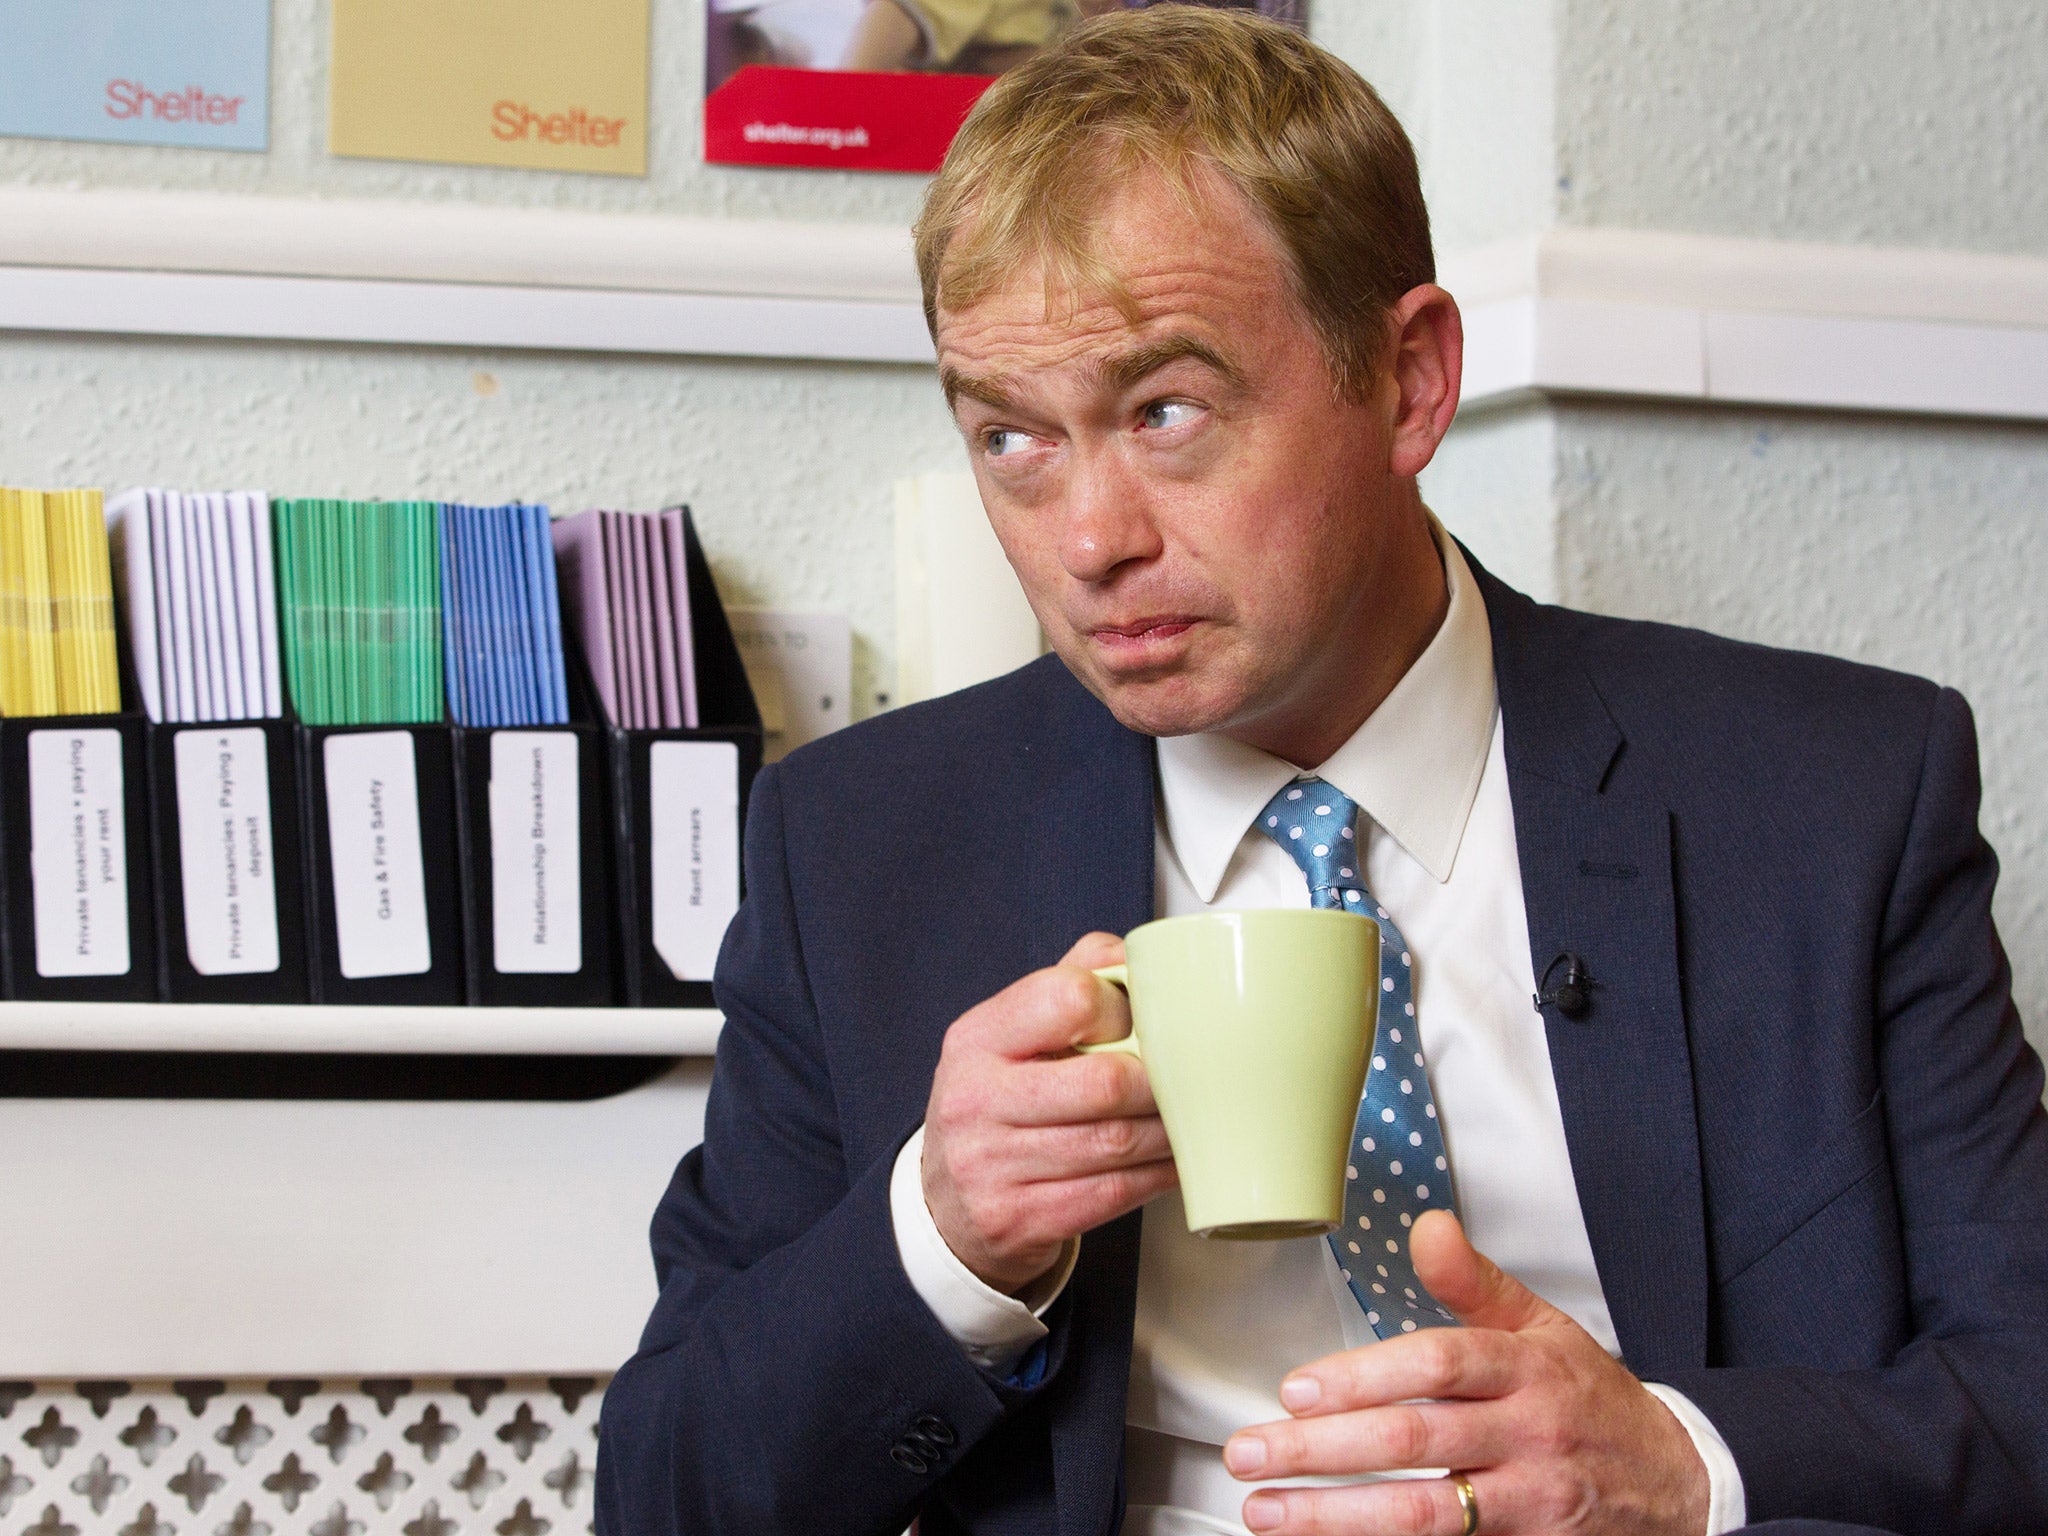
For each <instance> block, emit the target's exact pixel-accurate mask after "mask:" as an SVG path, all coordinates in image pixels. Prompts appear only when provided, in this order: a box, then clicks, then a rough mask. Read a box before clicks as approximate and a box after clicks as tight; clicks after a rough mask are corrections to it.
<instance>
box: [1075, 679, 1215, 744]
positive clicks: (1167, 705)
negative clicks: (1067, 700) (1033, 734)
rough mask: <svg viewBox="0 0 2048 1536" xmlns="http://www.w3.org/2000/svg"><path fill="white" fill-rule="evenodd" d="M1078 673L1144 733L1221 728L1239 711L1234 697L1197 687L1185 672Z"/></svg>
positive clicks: (1121, 719)
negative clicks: (1137, 675)
mask: <svg viewBox="0 0 2048 1536" xmlns="http://www.w3.org/2000/svg"><path fill="white" fill-rule="evenodd" d="M1069 670H1075V669H1073V668H1071V667H1070V668H1069ZM1076 675H1077V676H1078V677H1079V679H1080V682H1081V685H1082V686H1083V687H1084V688H1086V689H1087V690H1088V691H1089V692H1090V693H1092V694H1094V695H1095V697H1096V698H1098V699H1100V700H1101V701H1102V703H1103V705H1104V706H1105V707H1106V708H1107V709H1108V710H1109V712H1110V713H1111V714H1112V715H1114V716H1116V720H1117V723H1118V724H1119V725H1121V726H1123V727H1124V728H1125V729H1127V730H1133V731H1136V732H1138V733H1139V734H1140V735H1144V736H1195V735H1199V734H1201V733H1202V732H1204V731H1213V730H1215V729H1217V728H1218V727H1219V726H1221V725H1224V724H1225V723H1227V722H1228V721H1229V720H1230V719H1231V718H1232V717H1233V716H1234V715H1235V714H1236V713H1237V701H1236V700H1235V699H1234V698H1231V699H1225V698H1218V697H1215V696H1213V695H1211V694H1209V693H1207V692H1205V691H1204V690H1202V689H1199V688H1196V687H1195V686H1193V683H1192V680H1191V679H1189V678H1188V677H1187V676H1185V675H1184V674H1183V675H1176V676H1172V677H1163V678H1152V679H1147V680H1145V681H1142V682H1135V681H1130V680H1118V679H1111V678H1104V677H1101V676H1099V675H1097V676H1092V675H1090V674H1088V673H1084V672H1078V671H1076Z"/></svg>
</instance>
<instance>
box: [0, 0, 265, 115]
mask: <svg viewBox="0 0 2048 1536" xmlns="http://www.w3.org/2000/svg"><path fill="white" fill-rule="evenodd" d="M0 134H11V135H19V136H21V137H24V138H35V139H102V140H107V141H110V142H112V143H116V144H176V145H182V146H185V147H187V148H195V149H244V150H261V149H266V148H268V147H269V143H270V0H0Z"/></svg>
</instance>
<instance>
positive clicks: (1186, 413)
mask: <svg viewBox="0 0 2048 1536" xmlns="http://www.w3.org/2000/svg"><path fill="white" fill-rule="evenodd" d="M1194 415H1195V407H1194V406H1192V405H1190V404H1188V403H1187V401H1185V400H1154V401H1153V402H1152V403H1151V404H1150V405H1148V406H1146V407H1145V411H1144V415H1143V417H1142V419H1143V421H1144V423H1145V425H1146V426H1148V427H1151V428H1154V429H1158V428H1161V427H1180V426H1185V425H1187V423H1188V422H1190V421H1192V420H1193V419H1194Z"/></svg>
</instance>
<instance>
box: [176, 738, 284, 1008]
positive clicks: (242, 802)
mask: <svg viewBox="0 0 2048 1536" xmlns="http://www.w3.org/2000/svg"><path fill="white" fill-rule="evenodd" d="M172 756H173V760H174V762H175V763H176V766H177V774H178V873H179V877H180V883H181V885H182V886H183V889H184V893H185V953H186V954H187V955H188V956H189V957H190V958H191V961H192V969H193V970H195V971H197V972H198V973H199V974H200V975H202V976H246V975H253V974H257V973H260V972H265V971H274V970H276V969H277V874H276V870H275V869H274V867H273V865H272V863H271V859H272V847H271V841H270V760H269V757H268V755H267V754H266V752H265V750H264V741H263V732H262V731H260V730H258V729H256V728H255V727H254V726H241V727H238V728H236V729H234V730H203V731H180V732H178V738H177V740H176V741H175V742H174V743H172Z"/></svg>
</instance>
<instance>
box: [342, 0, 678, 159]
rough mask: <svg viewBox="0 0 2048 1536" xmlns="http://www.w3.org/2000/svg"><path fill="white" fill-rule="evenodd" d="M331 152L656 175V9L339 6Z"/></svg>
mask: <svg viewBox="0 0 2048 1536" xmlns="http://www.w3.org/2000/svg"><path fill="white" fill-rule="evenodd" d="M333 5H334V48H333V54H332V58H331V64H330V68H329V80H330V91H331V95H330V98H329V103H328V129H327V147H328V149H329V151H330V152H332V153H334V154H337V155H361V156H365V157H367V158H370V159H376V160H434V161H447V162H453V163H455V164H459V165H516V166H526V167H530V168H532V169H537V170H550V171H605V172H610V173H612V174H614V175H619V176H643V175H645V174H646V173H647V0H333Z"/></svg>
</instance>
